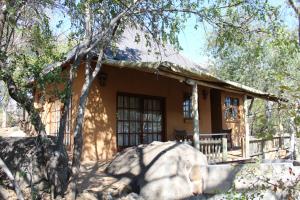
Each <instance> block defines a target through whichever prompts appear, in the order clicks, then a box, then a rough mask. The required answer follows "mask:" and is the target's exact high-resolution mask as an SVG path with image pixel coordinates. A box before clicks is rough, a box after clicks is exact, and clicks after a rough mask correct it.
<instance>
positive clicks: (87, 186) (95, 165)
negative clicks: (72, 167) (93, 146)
mask: <svg viewBox="0 0 300 200" xmlns="http://www.w3.org/2000/svg"><path fill="white" fill-rule="evenodd" d="M107 165H108V162H85V163H82V165H81V174H80V176H79V177H80V178H79V180H78V195H79V196H78V199H79V200H97V199H114V197H116V196H118V197H119V196H121V195H122V194H124V195H126V193H127V192H128V191H129V190H128V189H127V187H126V182H125V181H124V180H118V179H116V178H113V177H111V176H109V175H107V174H106V173H105V172H104V170H105V168H106V166H107ZM23 195H24V197H25V199H31V198H30V190H29V188H27V189H25V190H23ZM2 198H3V199H10V200H15V199H17V198H16V195H15V193H14V191H13V190H11V189H4V188H3V187H2V186H1V184H0V199H2ZM42 199H43V200H47V199H50V196H49V194H44V195H43V197H42ZM64 199H66V198H64Z"/></svg>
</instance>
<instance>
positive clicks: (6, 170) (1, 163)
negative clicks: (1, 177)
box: [0, 158, 24, 200]
mask: <svg viewBox="0 0 300 200" xmlns="http://www.w3.org/2000/svg"><path fill="white" fill-rule="evenodd" d="M0 168H1V169H2V170H3V171H4V173H5V174H6V176H7V177H8V179H9V180H10V181H11V182H12V184H13V186H14V189H15V192H16V195H17V198H18V199H19V200H23V199H24V197H23V194H22V191H21V189H20V186H19V184H18V182H17V181H16V180H15V178H14V176H13V175H12V173H11V171H10V170H9V168H8V167H7V166H6V164H5V163H4V161H3V160H2V158H0Z"/></svg>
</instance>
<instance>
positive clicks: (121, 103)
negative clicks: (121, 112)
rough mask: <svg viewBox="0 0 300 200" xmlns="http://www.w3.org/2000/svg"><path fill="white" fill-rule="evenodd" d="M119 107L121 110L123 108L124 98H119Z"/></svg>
mask: <svg viewBox="0 0 300 200" xmlns="http://www.w3.org/2000/svg"><path fill="white" fill-rule="evenodd" d="M118 107H119V108H122V107H123V96H118Z"/></svg>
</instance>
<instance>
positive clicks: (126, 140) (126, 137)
mask: <svg viewBox="0 0 300 200" xmlns="http://www.w3.org/2000/svg"><path fill="white" fill-rule="evenodd" d="M128 145H129V144H128V134H124V146H128Z"/></svg>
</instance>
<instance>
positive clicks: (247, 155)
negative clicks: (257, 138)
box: [243, 95, 250, 158]
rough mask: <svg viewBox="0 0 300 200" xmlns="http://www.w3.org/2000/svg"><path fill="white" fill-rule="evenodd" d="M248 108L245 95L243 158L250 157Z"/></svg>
mask: <svg viewBox="0 0 300 200" xmlns="http://www.w3.org/2000/svg"><path fill="white" fill-rule="evenodd" d="M248 116H249V107H248V101H247V95H244V117H245V145H244V147H245V149H244V155H243V157H244V158H249V157H250V154H249V153H250V148H249V147H250V127H249V119H248Z"/></svg>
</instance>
